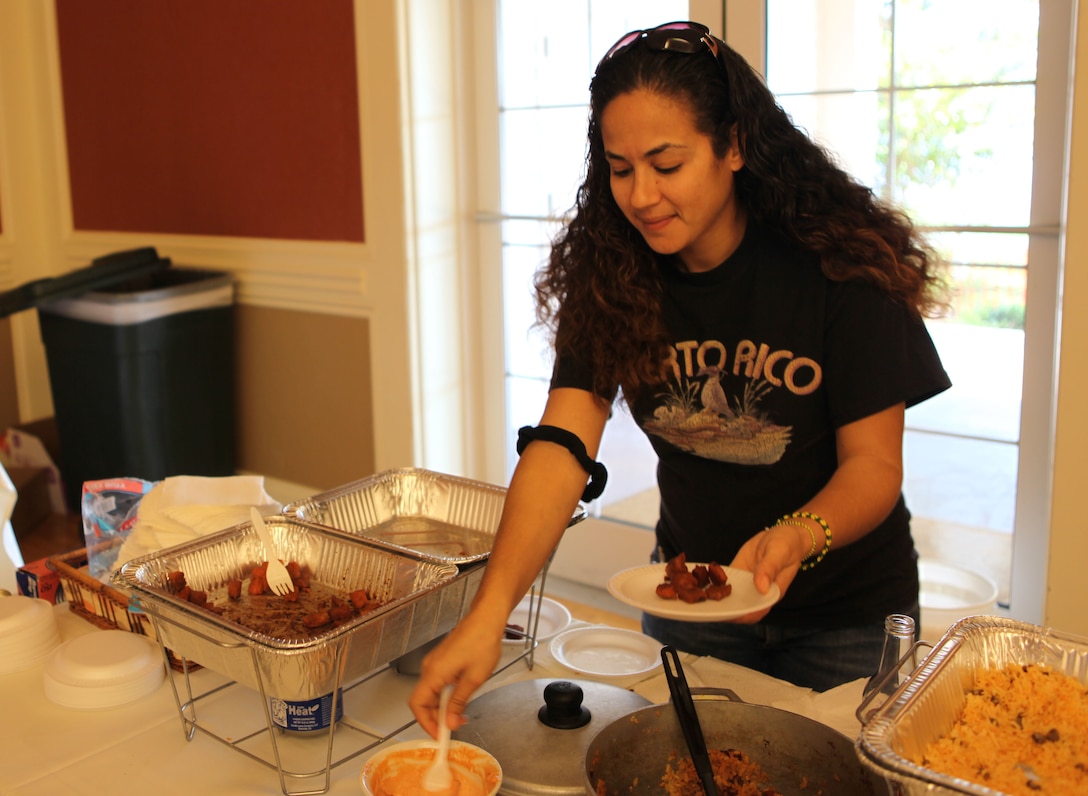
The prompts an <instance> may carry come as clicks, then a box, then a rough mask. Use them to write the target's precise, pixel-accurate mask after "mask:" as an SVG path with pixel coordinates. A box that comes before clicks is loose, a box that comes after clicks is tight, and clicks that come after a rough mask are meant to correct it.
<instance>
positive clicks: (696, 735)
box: [661, 644, 719, 796]
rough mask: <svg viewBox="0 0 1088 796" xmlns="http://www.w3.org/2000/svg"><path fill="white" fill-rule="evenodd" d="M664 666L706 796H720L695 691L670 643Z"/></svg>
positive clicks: (692, 758) (662, 654)
mask: <svg viewBox="0 0 1088 796" xmlns="http://www.w3.org/2000/svg"><path fill="white" fill-rule="evenodd" d="M661 663H662V664H663V665H664V667H665V679H666V680H667V681H668V683H669V693H670V694H671V695H672V704H673V706H674V707H675V708H676V717H677V718H678V719H679V720H680V729H681V730H683V731H684V740H685V741H687V744H688V752H689V753H690V754H691V762H692V763H694V764H695V773H696V774H698V775H699V779H700V780H702V782H703V790H704V791H706V796H719V793H718V786H717V784H715V782H714V770H713V769H712V768H711V766H710V754H709V753H708V752H707V750H706V740H705V739H704V738H703V728H702V727H701V726H700V725H699V716H698V714H697V713H696V712H695V703H694V702H693V701H692V700H691V689H690V688H688V680H687V678H686V677H685V676H684V669H683V667H682V666H681V665H680V656H679V655H678V654H677V652H676V650H675V649H673V648H672V647H671V646H670V645H668V644H666V645H665V646H664V647H662V648H661Z"/></svg>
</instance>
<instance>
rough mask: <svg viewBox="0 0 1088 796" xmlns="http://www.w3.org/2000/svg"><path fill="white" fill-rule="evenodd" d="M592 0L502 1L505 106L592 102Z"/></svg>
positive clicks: (502, 101)
mask: <svg viewBox="0 0 1088 796" xmlns="http://www.w3.org/2000/svg"><path fill="white" fill-rule="evenodd" d="M588 22H589V2H588V0H552V2H548V3H526V2H524V0H508V1H507V2H504V3H501V4H500V5H499V28H500V30H499V64H500V68H499V104H500V105H501V106H502V107H503V108H531V107H539V106H548V105H570V104H575V103H584V102H585V101H586V87H587V86H588V84H589V76H590V75H591V74H593V67H594V66H595V65H596V64H595V63H590V61H591V58H592V57H593V56H592V53H591V52H590V51H589V37H588V36H587V35H586V33H585V32H586V30H587V26H588Z"/></svg>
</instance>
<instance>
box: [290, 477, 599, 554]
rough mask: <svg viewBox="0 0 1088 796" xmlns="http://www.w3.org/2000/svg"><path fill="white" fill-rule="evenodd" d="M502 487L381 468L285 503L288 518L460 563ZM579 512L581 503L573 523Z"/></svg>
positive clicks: (485, 528)
mask: <svg viewBox="0 0 1088 796" xmlns="http://www.w3.org/2000/svg"><path fill="white" fill-rule="evenodd" d="M505 500H506V489H505V488H504V487H499V486H494V485H492V484H486V483H483V482H481V481H473V480H470V479H467V478H459V477H457V476H451V475H444V474H442V473H436V472H432V471H430V470H423V469H419V468H410V467H409V468H402V469H397V470H386V471H384V472H381V473H377V474H375V475H373V476H370V477H368V478H363V479H361V480H359V481H354V482H352V483H349V484H345V485H343V486H340V487H337V488H335V489H332V490H330V491H328V492H322V493H321V494H318V495H313V496H311V497H307V498H304V499H302V500H299V501H296V502H294V503H291V504H289V505H287V506H286V507H284V510H283V513H284V515H286V516H288V517H293V518H295V519H298V520H301V521H304V522H309V523H313V524H315V525H321V526H324V527H327V528H331V529H334V530H337V531H343V532H345V533H349V534H352V535H357V536H362V537H365V538H367V539H371V540H374V541H378V542H381V543H382V544H385V545H388V546H390V547H392V548H395V549H398V550H403V551H404V552H406V553H411V554H415V555H419V556H422V557H424V558H426V559H429V560H432V561H436V562H440V563H444V564H456V565H459V566H464V565H470V564H473V563H475V562H478V561H481V560H483V559H486V558H487V557H488V556H489V555H490V554H491V547H492V544H493V542H494V539H495V533H496V532H497V531H498V527H499V519H500V517H501V516H502V509H503V503H504V502H505ZM584 518H585V510H584V509H583V508H582V507H581V506H579V507H578V511H577V512H576V513H575V515H574V516H573V517H572V518H571V523H570V524H571V525H573V524H575V523H577V522H579V521H580V520H582V519H584Z"/></svg>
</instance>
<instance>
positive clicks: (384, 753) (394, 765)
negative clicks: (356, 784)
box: [361, 739, 502, 796]
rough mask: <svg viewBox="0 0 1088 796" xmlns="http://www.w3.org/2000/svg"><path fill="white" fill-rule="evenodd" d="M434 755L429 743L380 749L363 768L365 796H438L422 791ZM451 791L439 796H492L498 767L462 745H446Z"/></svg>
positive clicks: (496, 787) (404, 743)
mask: <svg viewBox="0 0 1088 796" xmlns="http://www.w3.org/2000/svg"><path fill="white" fill-rule="evenodd" d="M437 752H438V742H437V741H433V740H430V739H428V740H422V741H402V742H401V743H396V744H392V745H390V746H385V747H380V748H379V749H378V751H377V752H375V753H374V754H373V755H372V756H371V757H370V758H369V759H368V760H367V761H366V763H365V764H364V765H363V770H362V775H361V776H362V784H363V793H364V794H365V795H366V796H438V794H434V793H431V792H429V791H425V790H423V785H422V782H423V774H424V772H425V771H426V770H427V768H428V767H429V766H430V765H431V761H433V760H434V756H435V754H436V753H437ZM449 763H450V770H451V771H452V772H453V779H454V784H453V787H452V788H451V789H450V790H449V791H448V792H446V793H445V794H442V795H441V796H495V794H497V793H498V792H499V786H501V785H502V766H500V765H499V761H498V760H496V759H495V758H494V757H493V756H492V755H490V754H488V753H487V752H485V751H484V750H483V749H481V748H480V747H478V746H474V745H472V744H470V743H465V742H464V741H450V751H449Z"/></svg>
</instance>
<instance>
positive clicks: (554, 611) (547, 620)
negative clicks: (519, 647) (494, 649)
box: [504, 595, 571, 644]
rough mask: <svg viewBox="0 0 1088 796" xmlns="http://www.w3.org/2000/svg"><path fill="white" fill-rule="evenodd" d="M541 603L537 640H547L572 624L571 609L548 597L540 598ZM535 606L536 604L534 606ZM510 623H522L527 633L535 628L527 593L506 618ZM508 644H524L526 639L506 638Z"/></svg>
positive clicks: (507, 622)
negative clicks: (531, 619) (531, 621)
mask: <svg viewBox="0 0 1088 796" xmlns="http://www.w3.org/2000/svg"><path fill="white" fill-rule="evenodd" d="M538 602H539V603H540V622H539V623H538V624H537V627H536V640H537V641H538V642H540V641H547V640H548V639H550V638H552V637H553V636H554V635H555V634H556V633H559V632H560V631H563V630H566V629H567V625H569V624H570V619H571V617H570V611H568V610H567V607H566V606H565V605H563V604H562V603H558V602H556V601H555V600H552V599H550V598H548V597H542V598H540V599H539V600H538ZM534 607H535V606H534ZM506 624H508V625H521V626H522V627H523V628H525V632H526V633H531V632H532V630H533V628H532V625H531V624H530V616H529V595H525V596H524V597H522V598H521V602H520V603H518V605H517V608H515V609H514V610H513V611H511V613H510V618H509V619H507V620H506ZM504 641H505V642H506V643H507V644H523V643H524V642H525V639H520V638H516V639H504Z"/></svg>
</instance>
